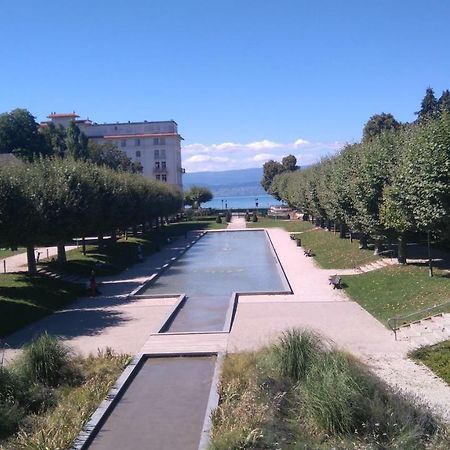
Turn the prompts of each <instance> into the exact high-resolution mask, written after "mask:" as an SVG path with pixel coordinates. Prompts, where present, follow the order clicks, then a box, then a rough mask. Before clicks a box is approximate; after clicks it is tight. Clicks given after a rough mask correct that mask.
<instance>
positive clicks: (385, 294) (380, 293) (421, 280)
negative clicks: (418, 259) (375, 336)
mask: <svg viewBox="0 0 450 450" xmlns="http://www.w3.org/2000/svg"><path fill="white" fill-rule="evenodd" d="M434 272H435V276H434V277H429V276H428V274H427V272H426V271H424V270H423V268H422V267H420V266H413V265H410V266H392V267H386V268H383V269H379V270H374V271H372V272H367V273H364V274H361V275H358V276H348V275H347V276H342V280H343V282H344V283H345V285H346V286H347V287H346V288H345V291H346V293H347V294H348V295H349V296H350V297H351V299H352V300H354V301H356V302H358V303H359V304H360V305H361V306H362V307H363V308H364V309H366V310H367V311H368V312H369V313H370V314H372V315H373V316H374V317H376V318H377V319H378V320H379V321H381V322H382V323H384V324H387V321H388V319H389V318H391V317H395V316H398V315H405V314H411V313H414V312H416V311H419V310H422V309H424V308H427V307H431V306H435V305H436V304H439V303H442V301H443V300H442V299H447V298H450V286H449V283H448V277H447V273H446V272H445V271H440V270H438V269H434ZM422 314H425V315H426V314H428V313H422ZM415 318H416V319H420V318H423V315H422V316H420V315H417V316H415Z"/></svg>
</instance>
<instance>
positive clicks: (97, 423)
mask: <svg viewBox="0 0 450 450" xmlns="http://www.w3.org/2000/svg"><path fill="white" fill-rule="evenodd" d="M180 356H185V357H189V356H193V357H195V356H197V357H209V356H216V357H217V358H218V359H219V353H218V352H175V353H138V354H137V355H136V356H135V357H134V358H133V360H132V361H131V362H130V364H128V366H127V367H125V369H124V370H123V372H122V373H121V375H120V376H119V378H118V380H117V381H116V382H115V384H114V385H113V387H112V388H111V389H110V390H109V392H108V394H107V396H106V398H105V399H104V400H103V401H102V402H101V403H100V406H99V407H98V408H97V409H96V410H95V411H94V413H93V414H92V415H91V417H90V418H89V420H88V422H87V423H86V425H85V426H84V427H83V429H82V430H81V431H80V433H79V434H78V436H77V437H76V438H75V440H74V442H73V444H72V446H71V447H70V449H71V450H86V449H87V448H88V447H89V445H90V444H91V443H92V441H93V440H94V438H95V437H96V436H97V434H98V432H99V431H100V429H101V427H102V426H103V424H104V423H105V421H106V419H107V418H108V417H109V415H110V414H111V412H112V411H113V409H114V408H115V407H116V404H117V403H118V402H119V400H120V399H121V397H122V396H123V394H124V393H125V391H126V390H127V388H128V386H129V385H130V383H131V382H132V381H133V379H134V378H135V376H136V375H137V373H138V372H139V370H140V369H141V367H142V365H143V364H144V362H145V361H146V360H147V359H149V358H176V357H180ZM216 371H217V361H216V367H215V369H214V373H213V381H212V384H211V389H212V388H213V384H214V381H215V379H217V380H218V378H217V377H218V375H216ZM214 377H216V378H214ZM216 386H217V385H216ZM216 386H214V387H215V388H216ZM211 404H212V403H211V391H210V400H209V401H208V407H207V411H208V408H210V405H211Z"/></svg>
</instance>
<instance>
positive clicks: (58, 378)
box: [18, 332, 77, 387]
mask: <svg viewBox="0 0 450 450" xmlns="http://www.w3.org/2000/svg"><path fill="white" fill-rule="evenodd" d="M70 359H71V352H70V350H69V348H68V347H66V346H65V345H64V344H62V343H61V342H60V341H59V340H58V339H56V338H55V337H53V336H50V335H49V334H48V333H47V332H44V333H43V334H41V335H40V336H39V337H37V338H36V339H34V340H33V341H31V342H30V343H29V344H27V345H26V346H25V347H24V349H23V354H22V355H21V358H20V361H19V363H18V370H19V372H20V373H21V374H22V375H23V376H24V377H25V378H26V379H27V380H30V381H32V382H35V383H41V384H43V385H46V386H51V387H56V386H58V385H60V384H62V383H67V382H73V381H74V380H75V379H76V377H77V375H76V371H75V370H74V368H73V367H71V365H70Z"/></svg>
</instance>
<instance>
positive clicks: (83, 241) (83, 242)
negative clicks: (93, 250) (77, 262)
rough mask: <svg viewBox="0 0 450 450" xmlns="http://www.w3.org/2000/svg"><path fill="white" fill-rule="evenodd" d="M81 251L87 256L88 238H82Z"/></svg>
mask: <svg viewBox="0 0 450 450" xmlns="http://www.w3.org/2000/svg"><path fill="white" fill-rule="evenodd" d="M81 251H82V252H83V255H84V256H86V238H85V237H84V236H83V237H82V238H81Z"/></svg>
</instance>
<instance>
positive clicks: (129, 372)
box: [71, 353, 146, 450]
mask: <svg viewBox="0 0 450 450" xmlns="http://www.w3.org/2000/svg"><path fill="white" fill-rule="evenodd" d="M145 359H146V357H145V355H144V354H142V353H138V354H137V355H136V356H135V357H134V358H133V360H132V361H131V362H130V364H128V366H127V367H125V369H124V371H123V372H122V373H121V375H120V376H119V378H118V379H117V381H116V382H115V383H114V385H113V387H112V388H111V389H110V390H109V392H108V394H107V396H106V398H105V399H104V400H103V401H102V402H101V403H100V406H99V407H98V408H97V409H96V410H95V411H94V413H93V414H92V416H91V417H90V418H89V420H88V422H87V423H86V425H85V426H84V427H83V429H82V430H81V432H80V433H79V434H78V436H77V437H76V439H75V441H74V442H73V444H72V447H71V450H85V449H87V448H88V446H89V445H90V444H91V442H92V440H93V439H94V437H95V436H96V435H97V433H98V431H99V430H100V428H101V427H102V425H103V424H104V422H105V420H106V419H107V417H108V416H109V414H110V413H111V411H112V410H113V409H114V407H115V405H116V403H117V402H118V401H119V400H120V397H121V396H122V395H123V393H124V392H125V390H126V388H127V387H128V386H129V384H130V383H131V381H132V380H133V378H134V377H135V376H136V374H137V372H138V371H139V369H140V368H141V367H142V364H143V363H144V361H145Z"/></svg>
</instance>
